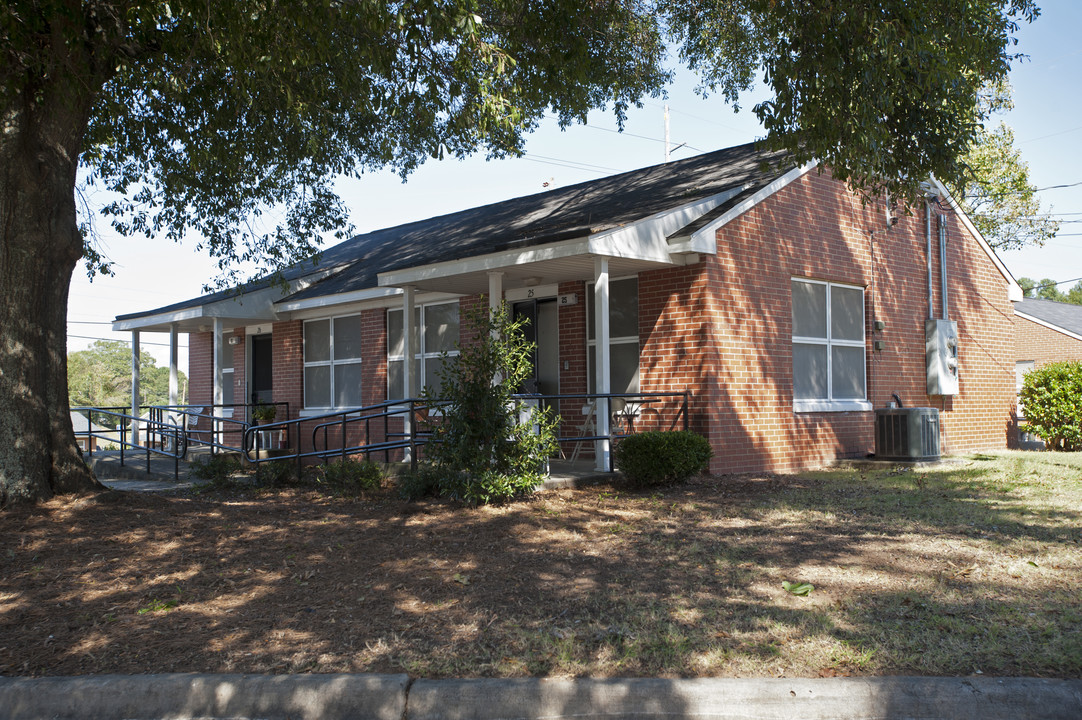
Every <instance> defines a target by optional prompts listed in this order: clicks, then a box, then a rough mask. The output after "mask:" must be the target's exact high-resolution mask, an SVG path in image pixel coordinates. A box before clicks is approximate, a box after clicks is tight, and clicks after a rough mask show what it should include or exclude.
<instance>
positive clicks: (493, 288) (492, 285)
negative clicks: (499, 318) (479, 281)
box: [488, 270, 503, 316]
mask: <svg viewBox="0 0 1082 720" xmlns="http://www.w3.org/2000/svg"><path fill="white" fill-rule="evenodd" d="M501 302H503V273H502V272H500V271H499V270H493V271H491V272H490V273H489V274H488V312H489V314H490V315H492V316H495V315H496V311H497V310H499V309H500V303H501Z"/></svg>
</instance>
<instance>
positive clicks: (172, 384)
mask: <svg viewBox="0 0 1082 720" xmlns="http://www.w3.org/2000/svg"><path fill="white" fill-rule="evenodd" d="M179 338H180V332H179V330H178V329H177V324H176V323H171V324H170V325H169V404H170V405H173V406H176V405H177V391H178V389H179V387H180V382H179V379H178V374H177V358H178V357H179V353H180V350H179V343H178V340H179Z"/></svg>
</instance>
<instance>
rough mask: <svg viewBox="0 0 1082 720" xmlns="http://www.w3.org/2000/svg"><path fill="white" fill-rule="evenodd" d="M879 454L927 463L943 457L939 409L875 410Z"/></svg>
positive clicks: (879, 456) (880, 456) (896, 458)
mask: <svg viewBox="0 0 1082 720" xmlns="http://www.w3.org/2000/svg"><path fill="white" fill-rule="evenodd" d="M875 457H876V459H878V460H904V461H908V462H925V461H930V460H938V459H939V410H938V409H936V408H927V407H918V408H880V409H878V410H876V411H875Z"/></svg>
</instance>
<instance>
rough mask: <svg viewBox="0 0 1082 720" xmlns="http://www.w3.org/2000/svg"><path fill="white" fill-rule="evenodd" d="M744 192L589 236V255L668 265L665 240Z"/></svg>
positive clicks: (723, 194) (739, 190)
mask: <svg viewBox="0 0 1082 720" xmlns="http://www.w3.org/2000/svg"><path fill="white" fill-rule="evenodd" d="M744 189H745V187H744V186H743V185H742V186H740V187H735V188H730V189H729V190H726V191H724V192H720V193H718V194H716V195H711V196H710V197H708V198H703V199H702V200H696V201H695V202H692V203H688V204H687V205H682V206H680V207H678V208H675V209H673V210H665V211H664V212H660V213H657V214H655V215H651V216H650V217H647V218H643V219H642V220H637V221H636V222H634V223H632V224H630V225H626V226H624V227H618V228H612V229H611V230H605V231H603V232H599V233H596V234H594V235H591V236H590V237H589V241H588V242H589V244H588V247H589V250H590V253H591V254H593V255H605V256H608V257H617V258H627V259H632V260H649V261H651V262H660V263H672V262H673V258H672V257H671V254H672V248H671V247H670V245H669V240H668V238H669V236H670V235H672V234H673V233H675V232H676V231H677V230H679V229H680V228H682V227H687V226H688V225H689V224H690V223H693V222H695V221H696V220H697V219H699V218H700V217H702V216H703V215H705V214H706V213H708V212H710V211H711V210H713V209H714V208H716V207H718V206H719V205H721V204H722V203H724V202H726V201H727V200H729V199H731V198H733V197H735V196H737V195H739V194H740V193H742V192H743V191H744ZM716 250H717V248H716V247H715V248H712V249H710V250H703V251H702V252H709V253H711V254H715V253H716Z"/></svg>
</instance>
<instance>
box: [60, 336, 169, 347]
mask: <svg viewBox="0 0 1082 720" xmlns="http://www.w3.org/2000/svg"><path fill="white" fill-rule="evenodd" d="M68 337H69V338H78V339H79V340H104V341H105V342H118V343H124V344H125V345H131V340H122V339H120V338H107V337H92V336H90V335H68ZM139 345H140V346H143V345H157V346H158V347H169V343H160V342H147V341H142V340H141V341H140V342H139ZM177 347H182V348H186V347H188V346H187V345H181V344H180V343H177Z"/></svg>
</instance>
